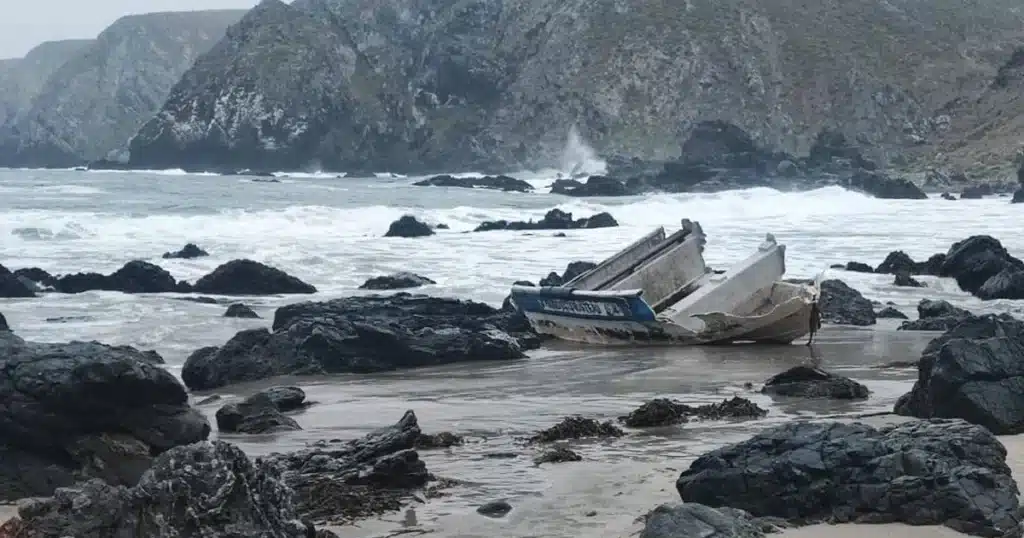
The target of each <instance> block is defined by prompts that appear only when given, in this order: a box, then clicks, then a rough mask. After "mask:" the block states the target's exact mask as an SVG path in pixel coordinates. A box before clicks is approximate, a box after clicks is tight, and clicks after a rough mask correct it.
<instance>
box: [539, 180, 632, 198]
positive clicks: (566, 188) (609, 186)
mask: <svg viewBox="0 0 1024 538" xmlns="http://www.w3.org/2000/svg"><path fill="white" fill-rule="evenodd" d="M641 191H642V189H640V188H638V186H636V185H630V184H627V183H626V182H623V181H619V180H618V179H615V178H611V177H607V176H590V177H588V178H587V180H586V181H584V182H580V181H576V180H575V179H559V180H556V181H555V182H554V183H553V184H552V185H551V194H563V195H565V196H578V197H587V196H629V195H632V194H638V193H639V192H641Z"/></svg>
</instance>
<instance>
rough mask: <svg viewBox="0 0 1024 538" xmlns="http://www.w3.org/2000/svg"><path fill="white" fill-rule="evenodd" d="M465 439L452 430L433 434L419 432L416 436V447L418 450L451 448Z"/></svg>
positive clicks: (459, 444)
mask: <svg viewBox="0 0 1024 538" xmlns="http://www.w3.org/2000/svg"><path fill="white" fill-rule="evenodd" d="M465 442H466V440H465V439H463V438H462V436H461V435H456V434H454V433H452V432H441V433H435V434H427V433H421V434H420V436H419V437H418V438H416V448H418V449H420V450H431V449H437V448H451V447H453V446H461V445H462V444H463V443H465Z"/></svg>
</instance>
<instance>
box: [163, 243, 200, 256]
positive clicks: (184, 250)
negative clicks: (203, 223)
mask: <svg viewBox="0 0 1024 538" xmlns="http://www.w3.org/2000/svg"><path fill="white" fill-rule="evenodd" d="M209 255H210V253H209V252H206V251H205V250H203V249H201V248H199V246H198V245H196V244H195V243H187V244H186V245H185V246H184V247H181V250H179V251H177V252H164V256H163V258H164V259H165V260H168V259H182V260H191V259H195V258H202V257H204V256H209Z"/></svg>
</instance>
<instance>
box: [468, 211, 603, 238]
mask: <svg viewBox="0 0 1024 538" xmlns="http://www.w3.org/2000/svg"><path fill="white" fill-rule="evenodd" d="M618 225H619V223H618V222H617V221H616V220H615V218H614V217H612V216H611V215H610V214H608V213H606V212H601V213H597V214H594V215H592V216H590V217H582V218H578V219H575V220H574V219H573V218H572V213H566V212H565V211H562V210H561V209H552V210H551V211H548V212H547V213H545V214H544V218H542V219H540V220H538V221H536V222H534V221H533V220H529V221H526V222H523V221H512V222H509V221H506V220H494V221H490V220H489V221H485V222H483V223H481V224H480V225H479V226H477V227H476V229H475V230H473V231H474V232H490V231H494V230H577V229H585V228H614V227H615V226H618Z"/></svg>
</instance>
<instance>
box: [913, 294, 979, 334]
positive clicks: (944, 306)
mask: <svg viewBox="0 0 1024 538" xmlns="http://www.w3.org/2000/svg"><path fill="white" fill-rule="evenodd" d="M917 316H918V319H916V320H913V321H905V322H903V323H902V324H900V327H899V330H901V331H948V330H950V329H952V328H953V327H956V326H957V325H959V324H960V323H961V322H962V321H964V320H965V319H967V318H971V317H974V314H971V313H970V312H968V311H967V310H964V309H963V308H958V307H956V306H953V305H952V304H950V303H949V301H943V300H939V301H933V300H931V299H921V302H919V303H917Z"/></svg>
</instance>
